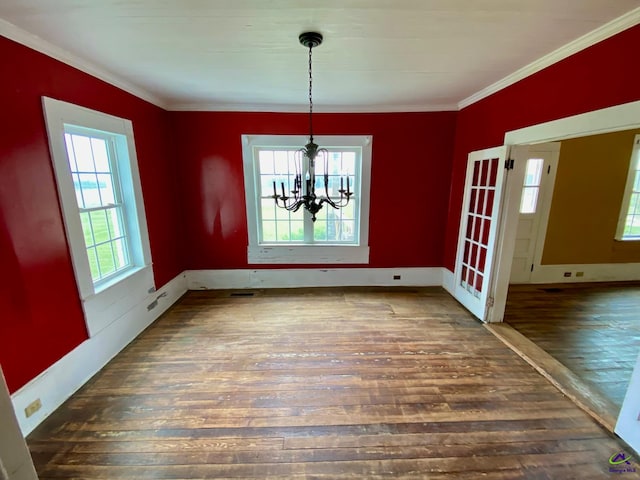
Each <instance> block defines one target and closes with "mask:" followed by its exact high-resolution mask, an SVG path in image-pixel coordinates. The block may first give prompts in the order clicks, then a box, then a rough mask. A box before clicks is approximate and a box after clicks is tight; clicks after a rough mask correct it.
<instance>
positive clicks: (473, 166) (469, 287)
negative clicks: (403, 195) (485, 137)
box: [454, 147, 506, 321]
mask: <svg viewBox="0 0 640 480" xmlns="http://www.w3.org/2000/svg"><path fill="white" fill-rule="evenodd" d="M505 157H506V147H496V148H491V149H487V150H481V151H477V152H471V153H470V154H469V157H468V161H467V176H466V181H465V187H464V197H463V204H462V217H461V219H460V233H459V236H458V255H457V258H456V266H455V288H454V297H455V298H456V299H457V300H458V301H459V302H460V303H461V304H462V305H464V306H465V307H466V308H467V309H468V310H469V311H470V312H471V313H473V314H474V315H475V316H476V317H478V318H479V319H480V320H482V321H485V320H486V317H487V308H488V307H489V306H490V303H491V297H490V291H491V288H490V287H491V283H490V282H491V273H492V266H493V258H494V253H495V247H496V234H497V230H498V225H499V214H500V201H501V196H502V186H503V182H504V172H505Z"/></svg>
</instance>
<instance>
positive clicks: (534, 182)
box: [520, 158, 544, 213]
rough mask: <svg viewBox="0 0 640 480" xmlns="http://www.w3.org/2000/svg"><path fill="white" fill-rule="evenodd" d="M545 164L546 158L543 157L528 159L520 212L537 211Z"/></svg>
mask: <svg viewBox="0 0 640 480" xmlns="http://www.w3.org/2000/svg"><path fill="white" fill-rule="evenodd" d="M543 165H544V159H542V158H530V159H528V160H527V165H526V170H525V174H524V186H523V188H522V199H521V201H520V213H536V208H537V206H538V196H539V193H540V182H541V180H542V167H543Z"/></svg>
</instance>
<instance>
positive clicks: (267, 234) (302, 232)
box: [242, 135, 372, 263]
mask: <svg viewBox="0 0 640 480" xmlns="http://www.w3.org/2000/svg"><path fill="white" fill-rule="evenodd" d="M307 141H308V139H307V138H306V137H302V136H288V135H243V136H242V144H243V158H244V175H245V192H246V201H247V218H248V227H249V246H248V260H249V263H368V260H369V247H368V225H369V185H370V177H371V141H372V138H371V137H370V136H333V137H316V138H315V141H316V143H318V144H319V145H320V146H321V147H322V148H326V149H327V150H328V152H329V153H328V161H327V165H325V164H324V162H320V161H317V162H316V165H315V174H316V185H315V189H316V192H317V193H318V192H321V193H322V195H324V194H325V185H324V175H325V173H326V174H327V177H328V194H329V196H330V197H331V198H333V199H334V200H335V199H339V198H340V193H339V191H340V190H341V189H342V190H344V189H345V188H346V184H347V182H348V184H349V188H350V191H352V192H353V195H351V198H350V201H349V203H348V204H347V205H346V206H343V207H341V208H338V209H335V208H333V207H332V206H331V205H329V204H328V203H324V204H323V206H322V208H321V209H320V211H319V212H318V213H317V214H316V220H315V221H313V220H312V216H311V214H310V213H309V212H308V211H306V210H305V209H304V208H300V209H298V210H297V211H295V212H294V211H288V210H286V209H284V208H281V207H279V206H277V205H276V202H275V200H274V195H276V194H278V195H281V194H282V195H287V196H289V195H291V194H290V192H291V190H293V189H294V188H295V186H294V179H295V176H296V174H297V173H298V170H299V169H300V168H302V169H303V170H305V169H306V168H308V164H304V165H302V166H301V165H299V164H297V163H296V160H297V158H298V156H297V155H296V152H297V151H298V150H299V149H300V147H301V146H302V145H304V144H306V143H307ZM325 168H326V172H325ZM282 191H284V194H283V193H282Z"/></svg>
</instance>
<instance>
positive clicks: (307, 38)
mask: <svg viewBox="0 0 640 480" xmlns="http://www.w3.org/2000/svg"><path fill="white" fill-rule="evenodd" d="M298 40H299V41H300V43H301V44H302V45H303V46H305V47H307V48H308V49H309V143H307V144H306V145H305V146H304V147H303V148H301V149H300V150H298V151H297V152H296V153H295V158H294V163H295V177H294V179H293V188H292V189H291V191H290V195H286V193H285V188H284V182H281V183H280V188H281V194H278V193H277V191H276V182H275V181H274V182H273V196H272V197H273V199H274V200H275V202H276V206H278V207H280V208H284V209H286V210H288V211H290V212H297V211H298V210H299V209H300V207H304V208H305V209H306V210H307V211H308V212H309V213H310V214H311V220H312V221H314V222H315V221H316V213H318V212H319V211H320V209H321V208H322V206H323V205H324V204H325V203H326V204H327V205H330V206H331V207H333V208H335V209H339V208H342V207H345V206H346V205H347V204H348V203H349V199H350V198H351V196H352V195H353V192H352V191H351V185H350V184H349V176H348V175H347V176H346V177H347V178H346V186H347V188H346V189H345V188H344V186H345V179H344V178H342V177H341V178H340V189H338V193H339V194H340V197H337V196H336V195H334V198H332V197H331V196H330V195H329V152H328V151H327V149H326V148H319V146H318V145H317V144H316V143H314V141H313V96H312V87H313V77H312V62H311V51H312V49H313V48H314V47H317V46H318V45H320V44H321V43H322V34H320V33H317V32H305V33H302V34H300V36H299V37H298ZM316 162H321V164H322V166H323V167H324V170H323V172H322V181H323V185H324V195H318V194H316ZM303 176H304V182H303Z"/></svg>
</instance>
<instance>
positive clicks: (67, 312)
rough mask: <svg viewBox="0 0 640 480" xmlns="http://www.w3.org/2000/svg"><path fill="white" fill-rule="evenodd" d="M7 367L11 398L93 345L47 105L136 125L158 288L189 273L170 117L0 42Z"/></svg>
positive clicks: (1, 281) (0, 223) (1, 348)
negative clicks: (182, 247)
mask: <svg viewBox="0 0 640 480" xmlns="http://www.w3.org/2000/svg"><path fill="white" fill-rule="evenodd" d="M0 58H2V64H3V71H2V75H0V105H2V119H3V120H2V128H1V129H0V136H1V137H0V265H1V266H2V268H1V270H2V274H1V275H0V315H1V320H0V363H1V364H2V368H3V370H4V373H5V376H6V379H7V384H8V386H9V389H10V390H11V392H13V391H15V390H16V389H18V388H19V387H21V386H22V385H24V384H25V383H27V382H28V381H29V380H31V379H32V378H34V377H35V376H36V375H37V374H39V373H40V372H42V371H43V370H44V369H46V368H47V367H49V366H50V365H52V364H53V363H54V362H56V361H57V360H58V359H60V358H61V357H62V356H64V355H65V354H66V353H68V352H69V351H71V350H72V349H73V348H74V347H76V346H77V345H78V344H79V343H81V342H82V341H83V340H85V339H86V338H87V333H86V329H85V324H84V318H83V315H82V310H81V306H80V301H79V298H78V292H77V288H76V284H75V279H74V275H73V270H72V266H71V260H70V257H69V253H68V248H67V243H66V238H65V234H64V230H63V221H62V217H61V214H60V209H59V206H58V205H59V204H58V198H57V191H56V185H55V180H54V175H53V170H52V166H51V160H50V157H49V147H48V142H47V135H46V130H45V124H44V117H43V113H42V105H41V98H40V97H41V96H42V95H46V96H50V97H53V98H57V99H60V100H65V101H68V102H72V103H75V104H78V105H82V106H85V107H89V108H93V109H96V110H100V111H103V112H107V113H110V114H114V115H118V116H121V117H125V118H128V119H131V120H132V121H133V127H134V132H135V135H136V145H137V149H138V160H139V167H140V175H141V181H142V189H143V194H144V197H145V206H146V213H147V219H148V227H149V234H150V239H151V251H152V255H153V261H154V264H153V268H154V275H155V280H156V285H158V286H161V285H163V284H164V283H166V282H167V281H168V280H170V279H171V278H173V277H174V276H175V275H177V274H178V273H180V272H181V271H182V267H181V265H180V263H179V258H178V255H177V250H178V237H177V235H176V234H175V231H176V225H177V222H178V218H179V216H178V215H179V209H178V206H177V203H176V202H177V195H176V193H175V191H174V190H175V187H174V185H175V182H174V181H173V179H174V177H175V174H174V169H175V166H174V165H173V164H172V162H173V160H174V157H173V156H171V155H170V153H169V147H170V145H169V144H168V143H167V139H169V138H170V131H169V119H168V113H167V112H165V111H164V110H162V109H160V108H157V107H155V106H153V105H151V104H149V103H147V102H145V101H143V100H140V99H138V98H136V97H134V96H132V95H130V94H127V93H125V92H123V91H122V90H120V89H117V88H115V87H113V86H111V85H108V84H106V83H104V82H102V81H100V80H97V79H95V78H94V77H91V76H89V75H87V74H85V73H82V72H80V71H78V70H76V69H74V68H71V67H69V66H67V65H65V64H62V63H60V62H58V61H55V60H53V59H51V58H49V57H47V56H45V55H42V54H40V53H37V52H35V51H33V50H31V49H28V48H26V47H24V46H22V45H19V44H17V43H14V42H12V41H10V40H7V39H5V38H3V37H0Z"/></svg>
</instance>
